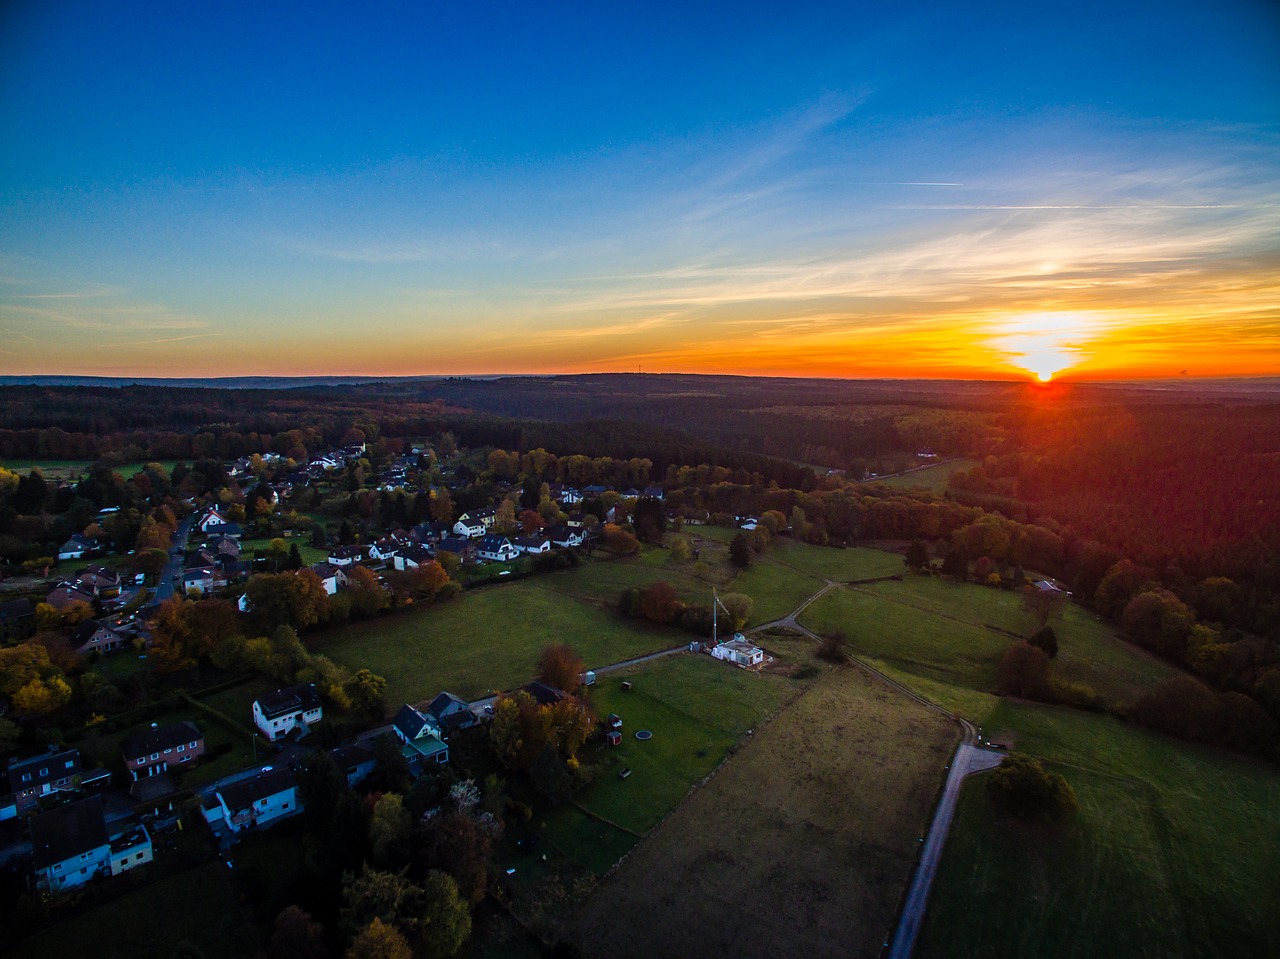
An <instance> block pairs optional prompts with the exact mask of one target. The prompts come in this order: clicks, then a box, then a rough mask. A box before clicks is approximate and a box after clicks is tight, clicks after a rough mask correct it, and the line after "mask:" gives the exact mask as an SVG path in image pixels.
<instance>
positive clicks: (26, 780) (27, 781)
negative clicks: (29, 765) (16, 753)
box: [22, 773, 31, 783]
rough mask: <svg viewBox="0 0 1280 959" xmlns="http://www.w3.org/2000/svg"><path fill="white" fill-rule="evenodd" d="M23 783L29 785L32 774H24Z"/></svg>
mask: <svg viewBox="0 0 1280 959" xmlns="http://www.w3.org/2000/svg"><path fill="white" fill-rule="evenodd" d="M22 781H23V782H24V783H29V782H31V773H23V774H22Z"/></svg>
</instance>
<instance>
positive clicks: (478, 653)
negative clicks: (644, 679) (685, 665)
mask: <svg viewBox="0 0 1280 959" xmlns="http://www.w3.org/2000/svg"><path fill="white" fill-rule="evenodd" d="M686 642H688V639H687V636H686V634H683V633H680V632H678V631H676V630H674V629H669V628H666V627H658V626H653V625H651V624H647V623H644V622H641V621H639V620H629V619H624V618H623V617H622V616H620V615H619V614H618V613H617V612H616V611H615V609H614V607H613V606H612V605H610V606H608V607H605V606H604V605H602V604H595V603H590V602H576V601H569V602H566V597H565V596H564V595H563V594H562V593H560V592H557V591H555V590H553V589H549V588H547V587H546V586H545V585H543V580H541V579H526V580H521V581H519V582H515V583H504V584H502V585H500V586H493V587H490V588H486V589H478V590H472V591H469V592H467V593H465V594H463V595H462V596H461V597H459V598H458V599H456V600H454V601H452V602H449V603H443V604H441V605H439V606H434V607H431V608H430V609H424V610H418V611H415V612H411V613H407V614H404V615H400V616H396V617H392V618H388V619H381V620H372V621H369V622H365V623H357V624H353V625H350V626H344V627H341V628H339V629H334V630H330V631H328V632H326V633H324V634H323V635H322V636H320V637H318V639H317V642H316V646H315V648H316V651H317V652H320V653H324V654H325V655H326V656H329V657H330V658H331V659H333V660H334V661H335V662H338V663H341V664H342V665H344V666H349V667H351V668H352V669H359V668H361V667H366V668H368V669H371V670H373V671H374V672H375V673H377V674H379V675H381V676H384V677H386V679H387V705H388V708H389V709H391V710H394V709H398V708H399V706H400V704H401V703H406V702H407V703H417V702H421V701H422V700H425V699H430V698H431V697H433V696H435V695H436V694H437V693H439V692H440V691H441V690H444V689H447V690H449V691H450V692H452V693H454V694H456V695H458V696H462V697H463V698H467V699H470V698H475V697H477V696H481V695H483V694H484V693H486V692H489V691H491V690H501V689H511V688H513V687H515V686H520V685H523V684H524V683H527V682H528V681H529V680H531V679H532V678H533V677H534V675H535V674H536V673H537V660H538V654H539V652H541V650H542V648H543V647H544V646H546V645H547V644H549V643H568V644H569V645H571V646H572V647H573V648H574V649H575V650H576V651H577V652H578V654H579V655H580V656H582V658H583V659H584V660H585V661H586V663H587V665H588V666H597V665H600V666H603V665H607V664H609V663H616V662H621V661H623V660H626V659H631V658H634V657H636V656H642V655H644V654H645V653H651V652H655V651H657V650H660V649H668V648H671V647H673V646H679V645H681V644H682V643H686Z"/></svg>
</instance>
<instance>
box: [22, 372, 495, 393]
mask: <svg viewBox="0 0 1280 959" xmlns="http://www.w3.org/2000/svg"><path fill="white" fill-rule="evenodd" d="M465 378H466V379H472V380H496V379H501V377H498V376H468V377H465ZM445 379H449V377H447V376H216V377H173V378H167V377H157V376H51V375H42V376H0V386H105V387H114V388H117V389H118V388H122V387H125V386H175V387H182V388H187V389H190V388H193V387H204V388H206V389H219V390H289V389H302V388H306V387H312V386H359V385H361V384H363V383H393V382H395V383H418V382H430V381H434V380H445Z"/></svg>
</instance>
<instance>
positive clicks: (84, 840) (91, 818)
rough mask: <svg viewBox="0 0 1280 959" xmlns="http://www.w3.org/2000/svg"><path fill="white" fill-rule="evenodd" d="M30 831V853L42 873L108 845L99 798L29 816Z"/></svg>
mask: <svg viewBox="0 0 1280 959" xmlns="http://www.w3.org/2000/svg"><path fill="white" fill-rule="evenodd" d="M30 828H31V851H32V853H33V854H34V857H35V867H36V868H37V869H46V868H48V867H49V866H53V865H55V864H57V863H60V862H65V861H66V860H68V859H70V858H71V857H72V856H78V855H80V854H81V853H84V852H88V851H90V850H91V849H97V848H99V847H100V846H106V845H108V838H107V821H106V817H105V816H104V815H103V810H102V797H101V796H90V797H89V798H88V799H81V800H80V801H79V802H73V803H68V804H67V805H65V806H59V807H58V808H57V809H51V810H50V811H49V812H46V813H41V814H39V815H38V816H32V817H31V822H30Z"/></svg>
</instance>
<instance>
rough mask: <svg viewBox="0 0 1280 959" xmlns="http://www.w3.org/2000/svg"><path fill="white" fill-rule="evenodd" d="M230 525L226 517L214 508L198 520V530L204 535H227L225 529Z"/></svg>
mask: <svg viewBox="0 0 1280 959" xmlns="http://www.w3.org/2000/svg"><path fill="white" fill-rule="evenodd" d="M229 525H231V524H229V523H228V522H227V519H226V517H225V516H223V515H222V514H221V513H219V512H218V511H217V509H215V508H214V507H212V506H210V507H209V508H208V509H206V510H205V511H204V512H203V513H201V514H200V518H199V519H197V520H196V529H198V530H200V532H202V533H209V532H217V533H224V534H225V527H227V526H229Z"/></svg>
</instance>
